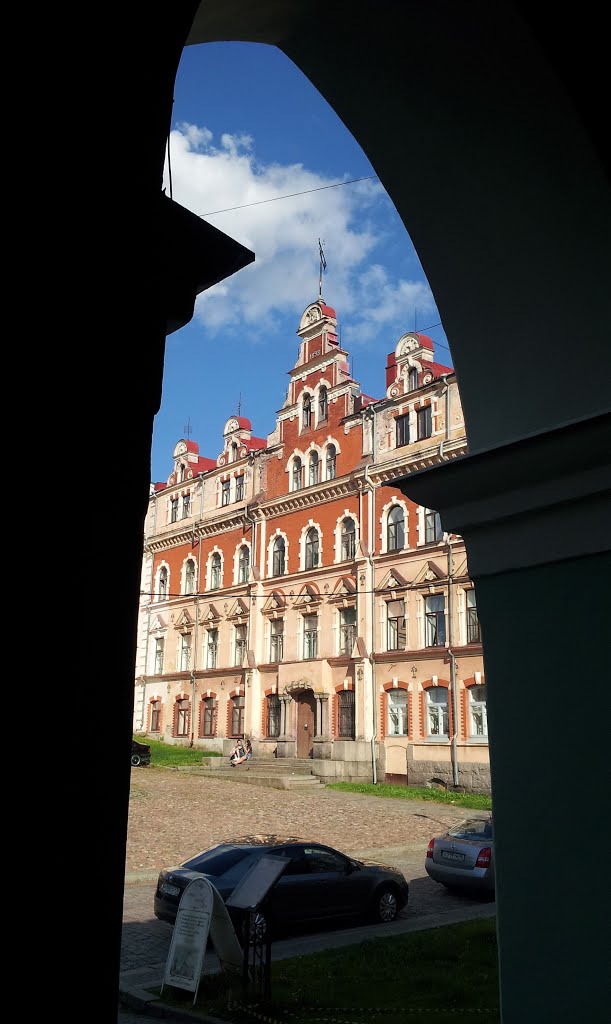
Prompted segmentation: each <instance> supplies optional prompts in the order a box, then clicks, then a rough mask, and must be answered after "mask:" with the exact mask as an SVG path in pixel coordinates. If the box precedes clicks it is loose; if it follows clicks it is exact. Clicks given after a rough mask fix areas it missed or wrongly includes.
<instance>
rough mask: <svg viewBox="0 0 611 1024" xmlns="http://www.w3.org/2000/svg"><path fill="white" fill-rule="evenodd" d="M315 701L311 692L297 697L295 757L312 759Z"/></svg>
mask: <svg viewBox="0 0 611 1024" xmlns="http://www.w3.org/2000/svg"><path fill="white" fill-rule="evenodd" d="M315 722H316V701H315V698H314V694H313V693H312V691H311V690H308V691H307V692H306V693H300V694H299V696H298V697H297V757H312V750H313V749H314V728H315Z"/></svg>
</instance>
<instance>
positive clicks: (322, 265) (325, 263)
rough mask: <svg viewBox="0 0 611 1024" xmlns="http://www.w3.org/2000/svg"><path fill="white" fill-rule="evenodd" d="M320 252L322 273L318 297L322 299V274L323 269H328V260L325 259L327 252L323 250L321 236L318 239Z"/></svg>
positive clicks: (321, 273)
mask: <svg viewBox="0 0 611 1024" xmlns="http://www.w3.org/2000/svg"><path fill="white" fill-rule="evenodd" d="M318 252H319V254H320V273H319V275H318V298H319V299H322V275H323V270H326V269H327V261H326V259H325V254H324V252H323V248H322V243H321V241H320V238H319V239H318Z"/></svg>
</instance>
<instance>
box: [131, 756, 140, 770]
mask: <svg viewBox="0 0 611 1024" xmlns="http://www.w3.org/2000/svg"><path fill="white" fill-rule="evenodd" d="M139 764H140V754H132V765H133V766H134V768H137V767H138V765H139Z"/></svg>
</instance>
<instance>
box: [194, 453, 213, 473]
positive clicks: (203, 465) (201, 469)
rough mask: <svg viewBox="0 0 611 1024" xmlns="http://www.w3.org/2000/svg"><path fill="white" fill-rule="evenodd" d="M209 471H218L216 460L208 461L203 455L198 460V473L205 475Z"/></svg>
mask: <svg viewBox="0 0 611 1024" xmlns="http://www.w3.org/2000/svg"><path fill="white" fill-rule="evenodd" d="M209 469H216V459H206V458H205V457H204V456H203V455H200V457H199V459H198V460H197V472H198V473H205V472H206V471H207V470H209Z"/></svg>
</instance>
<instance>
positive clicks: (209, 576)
mask: <svg viewBox="0 0 611 1024" xmlns="http://www.w3.org/2000/svg"><path fill="white" fill-rule="evenodd" d="M214 555H220V556H221V581H220V584H219V586H218V587H215V588H214V589H215V590H222V589H223V580H224V578H225V559H224V557H223V552H222V551H221V549H220V548H219V547H217V546H216V545H215V546H214V548H213V549H212V551H211V552H210V554H209V555H208V561H207V563H206V590H212V558H213V556H214Z"/></svg>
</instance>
